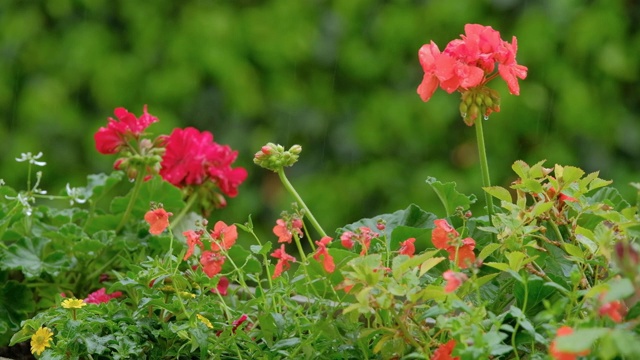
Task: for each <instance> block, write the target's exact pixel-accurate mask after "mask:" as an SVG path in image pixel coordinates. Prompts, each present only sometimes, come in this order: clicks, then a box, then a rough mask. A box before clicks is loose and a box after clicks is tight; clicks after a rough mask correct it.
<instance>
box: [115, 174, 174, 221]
mask: <svg viewBox="0 0 640 360" xmlns="http://www.w3.org/2000/svg"><path fill="white" fill-rule="evenodd" d="M131 196H132V194H131V191H130V192H129V193H128V194H127V195H126V196H124V197H116V198H114V199H113V201H112V202H111V208H110V211H111V213H113V214H124V213H125V210H126V209H127V206H128V205H129V200H130V199H131ZM152 202H155V203H161V204H162V205H163V206H164V208H165V209H166V210H167V211H169V212H173V213H174V214H177V213H178V212H179V211H180V210H181V209H182V208H184V206H185V203H184V201H182V192H181V191H180V189H178V188H177V187H175V186H173V185H171V184H170V183H168V182H166V181H164V180H162V179H161V178H160V177H159V176H155V177H153V178H152V179H151V180H149V181H145V182H144V183H142V186H141V187H140V192H139V193H138V197H137V198H136V199H135V203H134V206H133V210H132V211H131V215H130V216H131V218H133V219H139V220H142V219H143V217H144V214H145V213H146V212H147V211H149V208H150V204H151V203H152Z"/></svg>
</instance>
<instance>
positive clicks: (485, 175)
mask: <svg viewBox="0 0 640 360" xmlns="http://www.w3.org/2000/svg"><path fill="white" fill-rule="evenodd" d="M475 125H476V138H477V142H478V155H479V156H480V171H481V172H482V185H483V186H484V187H489V186H491V178H490V177H489V163H488V161H487V151H486V149H485V146H484V132H483V131H482V119H476V122H475ZM484 199H485V203H486V204H487V214H488V215H489V224H493V222H492V221H491V218H492V217H493V198H492V197H491V195H489V193H488V192H486V191H484Z"/></svg>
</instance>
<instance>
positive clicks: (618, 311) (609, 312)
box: [598, 293, 627, 323]
mask: <svg viewBox="0 0 640 360" xmlns="http://www.w3.org/2000/svg"><path fill="white" fill-rule="evenodd" d="M604 296H605V293H602V294H600V301H602V299H603V298H604ZM626 312H627V310H626V308H625V306H624V304H622V302H621V301H619V300H615V301H611V302H608V303H606V304H602V305H601V306H600V308H599V309H598V315H600V316H608V317H609V318H611V320H613V321H614V322H616V323H621V322H622V320H624V316H625V314H626Z"/></svg>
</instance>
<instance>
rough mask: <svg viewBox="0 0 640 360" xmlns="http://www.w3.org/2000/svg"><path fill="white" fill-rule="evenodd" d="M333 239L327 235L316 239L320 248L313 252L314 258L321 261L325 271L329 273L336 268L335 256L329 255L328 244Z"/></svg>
mask: <svg viewBox="0 0 640 360" xmlns="http://www.w3.org/2000/svg"><path fill="white" fill-rule="evenodd" d="M331 240H333V239H332V238H330V237H328V236H325V237H323V238H322V239H320V241H316V245H318V249H317V250H316V253H315V254H313V258H314V259H316V260H318V261H320V262H321V263H322V266H323V267H324V269H325V271H326V272H328V273H332V272H333V271H334V270H335V269H336V264H335V263H334V262H333V256H331V255H329V251H328V250H327V245H329V243H330V242H331ZM321 258H322V260H321Z"/></svg>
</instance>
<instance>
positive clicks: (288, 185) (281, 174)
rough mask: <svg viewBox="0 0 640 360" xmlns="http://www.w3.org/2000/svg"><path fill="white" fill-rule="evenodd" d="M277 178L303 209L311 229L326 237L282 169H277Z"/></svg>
mask: <svg viewBox="0 0 640 360" xmlns="http://www.w3.org/2000/svg"><path fill="white" fill-rule="evenodd" d="M278 176H279V177H280V181H282V185H284V187H285V188H286V189H287V191H289V193H290V194H291V195H292V196H293V197H294V198H295V199H296V202H297V203H298V205H300V206H301V207H302V208H303V209H304V214H305V216H307V217H308V218H309V221H310V222H311V225H313V227H314V228H315V229H316V231H317V232H318V233H319V234H320V236H321V237H325V236H327V233H325V232H324V230H322V227H321V226H320V224H319V223H318V221H317V220H316V218H315V217H313V214H312V213H311V210H309V208H308V207H307V205H306V204H305V203H304V201H302V198H301V197H300V195H298V192H297V191H296V189H294V188H293V185H291V183H290V182H289V179H287V176H286V175H285V174H284V169H283V168H279V169H278Z"/></svg>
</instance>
